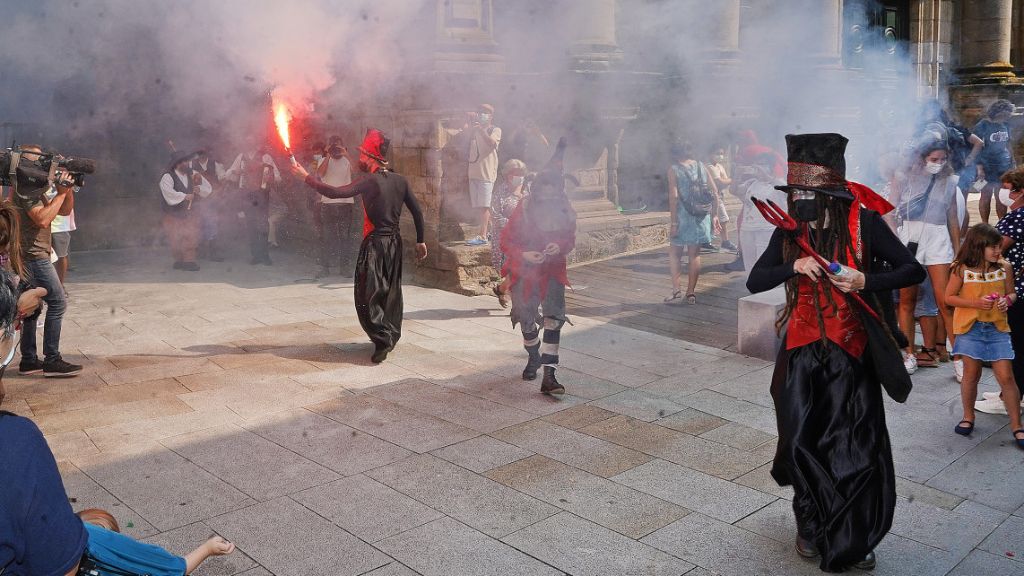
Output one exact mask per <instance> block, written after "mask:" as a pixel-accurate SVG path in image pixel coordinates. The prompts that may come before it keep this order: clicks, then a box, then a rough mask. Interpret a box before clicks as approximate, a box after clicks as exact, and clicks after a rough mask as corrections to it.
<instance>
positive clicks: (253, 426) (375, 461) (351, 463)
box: [244, 408, 412, 476]
mask: <svg viewBox="0 0 1024 576" xmlns="http://www.w3.org/2000/svg"><path fill="white" fill-rule="evenodd" d="M244 427H245V428H246V429H247V430H250V431H251V432H253V433H254V434H258V435H259V436H262V437H263V438H266V439H267V440H270V441H271V442H274V443H276V444H279V445H281V446H283V447H285V448H287V449H289V450H291V451H292V452H295V453H296V454H299V455H300V456H302V457H304V458H306V459H308V460H312V461H313V462H316V463H317V464H320V465H321V466H324V467H326V468H330V469H331V470H334V471H335V472H337V473H338V474H341V475H342V476H351V475H353V474H359V473H360V472H365V471H366V470H370V469H372V468H377V467H379V466H385V465H387V464H391V463H392V462H397V461H398V460H401V459H402V458H405V457H406V456H409V455H410V454H412V452H411V451H409V450H406V449H405V448H402V447H401V446H396V445H395V444H392V443H390V442H387V441H385V440H381V439H380V438H377V437H376V436H371V435H370V434H367V433H366V432H363V431H361V430H356V429H355V428H352V427H350V426H346V425H344V424H342V423H340V422H336V421H334V420H331V419H330V418H327V417H326V416H321V415H319V414H315V413H313V412H310V411H309V410H305V409H302V408H299V409H295V410H289V411H287V412H279V413H277V414H271V415H269V416H265V417H262V418H259V419H256V420H253V421H251V422H248V423H246V424H244Z"/></svg>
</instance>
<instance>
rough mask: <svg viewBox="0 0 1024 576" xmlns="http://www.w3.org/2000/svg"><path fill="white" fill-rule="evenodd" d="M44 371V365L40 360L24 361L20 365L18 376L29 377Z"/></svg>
mask: <svg viewBox="0 0 1024 576" xmlns="http://www.w3.org/2000/svg"><path fill="white" fill-rule="evenodd" d="M42 371H43V363H42V362H40V361H39V360H22V361H21V362H20V363H19V364H18V374H21V375H22V376H29V375H31V374H39V373H40V372H42Z"/></svg>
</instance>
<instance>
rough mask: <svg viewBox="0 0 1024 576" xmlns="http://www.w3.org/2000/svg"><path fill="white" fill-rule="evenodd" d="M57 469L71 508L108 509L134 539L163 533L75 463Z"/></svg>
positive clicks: (59, 465) (61, 465)
mask: <svg viewBox="0 0 1024 576" xmlns="http://www.w3.org/2000/svg"><path fill="white" fill-rule="evenodd" d="M57 468H58V470H59V471H60V476H61V480H62V481H63V482H64V492H65V493H67V495H68V502H70V503H71V508H72V509H73V510H74V511H75V512H79V511H81V510H85V509H87V508H99V509H101V510H106V511H107V512H109V513H110V515H111V516H113V517H114V519H115V520H117V522H118V524H119V525H120V526H121V531H122V532H123V533H125V534H127V535H129V536H131V537H132V538H145V537H146V536H151V535H153V534H156V533H158V532H159V530H157V529H156V528H155V527H154V526H153V525H152V524H150V523H149V522H146V521H145V520H144V519H143V518H142V516H140V515H139V514H138V512H136V511H135V510H132V509H131V508H130V507H129V506H127V505H125V503H124V502H121V501H120V500H118V499H117V498H115V497H114V495H113V494H111V493H110V492H108V491H107V490H105V489H104V488H103V487H102V486H100V485H99V484H97V483H96V482H95V481H94V480H93V479H92V478H89V477H88V476H86V475H85V473H84V472H82V471H81V470H79V469H78V468H77V467H76V466H75V465H74V464H71V463H70V462H60V463H58V464H57Z"/></svg>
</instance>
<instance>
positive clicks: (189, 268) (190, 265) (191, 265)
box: [181, 262, 199, 272]
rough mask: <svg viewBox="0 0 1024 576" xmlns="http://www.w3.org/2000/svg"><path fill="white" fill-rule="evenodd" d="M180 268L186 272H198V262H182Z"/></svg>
mask: <svg viewBox="0 0 1024 576" xmlns="http://www.w3.org/2000/svg"><path fill="white" fill-rule="evenodd" d="M181 269H182V270H185V271H186V272H199V264H197V263H195V262H182V263H181Z"/></svg>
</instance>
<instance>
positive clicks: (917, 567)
mask: <svg viewBox="0 0 1024 576" xmlns="http://www.w3.org/2000/svg"><path fill="white" fill-rule="evenodd" d="M875 557H876V561H877V563H878V565H877V566H876V567H875V569H874V570H873V571H872V574H877V575H878V576H903V575H904V574H946V573H947V572H949V571H950V570H951V569H952V568H953V567H954V566H956V563H957V562H959V561H960V559H961V558H962V557H963V555H960V554H955V553H953V552H947V551H945V550H941V549H939V548H935V547H933V546H929V545H928V544H923V543H921V542H917V541H915V540H910V539H908V538H904V537H902V536H897V535H896V534H887V535H886V536H885V538H883V539H882V541H881V543H879V544H878V546H877V547H876V548H875Z"/></svg>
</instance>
